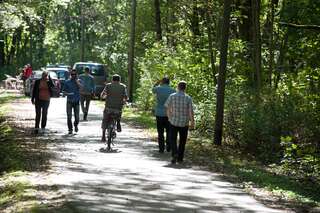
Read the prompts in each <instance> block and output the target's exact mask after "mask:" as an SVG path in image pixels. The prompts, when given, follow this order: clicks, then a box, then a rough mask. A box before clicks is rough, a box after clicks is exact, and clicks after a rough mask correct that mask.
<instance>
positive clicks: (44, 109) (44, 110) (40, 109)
mask: <svg viewBox="0 0 320 213" xmlns="http://www.w3.org/2000/svg"><path fill="white" fill-rule="evenodd" d="M49 104H50V101H43V100H38V101H36V103H35V108H36V125H35V127H36V128H37V129H38V128H39V124H40V118H41V128H45V127H46V125H47V115H48V108H49Z"/></svg>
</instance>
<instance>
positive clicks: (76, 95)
mask: <svg viewBox="0 0 320 213" xmlns="http://www.w3.org/2000/svg"><path fill="white" fill-rule="evenodd" d="M70 76H71V77H70V79H69V80H67V81H66V82H65V84H64V88H63V93H64V95H66V96H67V123H68V132H69V134H72V133H73V127H74V131H75V132H78V131H79V129H78V124H79V113H80V112H79V110H80V109H79V105H80V104H79V102H80V88H81V87H82V85H81V83H80V80H79V79H78V77H77V71H76V70H75V69H73V70H72V71H71V73H70ZM72 111H73V114H74V122H73V125H72Z"/></svg>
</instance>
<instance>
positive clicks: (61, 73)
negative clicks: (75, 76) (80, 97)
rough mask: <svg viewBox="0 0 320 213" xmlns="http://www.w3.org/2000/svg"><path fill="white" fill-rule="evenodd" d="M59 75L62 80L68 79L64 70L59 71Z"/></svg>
mask: <svg viewBox="0 0 320 213" xmlns="http://www.w3.org/2000/svg"><path fill="white" fill-rule="evenodd" d="M57 75H58V78H59V79H61V80H66V78H67V74H66V72H64V71H58V72H57Z"/></svg>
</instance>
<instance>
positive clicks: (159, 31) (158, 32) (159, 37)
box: [154, 0, 162, 41]
mask: <svg viewBox="0 0 320 213" xmlns="http://www.w3.org/2000/svg"><path fill="white" fill-rule="evenodd" d="M154 8H155V24H156V39H157V41H161V40H162V29H161V9H160V8H161V7H160V0H154Z"/></svg>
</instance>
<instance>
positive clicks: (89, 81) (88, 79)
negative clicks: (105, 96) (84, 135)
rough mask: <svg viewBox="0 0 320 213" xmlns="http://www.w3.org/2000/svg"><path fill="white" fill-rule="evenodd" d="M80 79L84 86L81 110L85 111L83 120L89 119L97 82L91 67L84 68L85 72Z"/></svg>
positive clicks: (81, 96) (81, 90)
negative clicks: (91, 72) (92, 74)
mask: <svg viewBox="0 0 320 213" xmlns="http://www.w3.org/2000/svg"><path fill="white" fill-rule="evenodd" d="M79 79H80V82H81V84H82V85H83V87H81V88H80V103H81V110H82V113H83V120H84V121H87V116H88V112H89V106H90V101H91V98H92V97H93V96H94V92H95V83H94V79H93V77H92V76H91V75H90V69H89V67H86V68H85V69H84V74H82V75H80V76H79Z"/></svg>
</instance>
